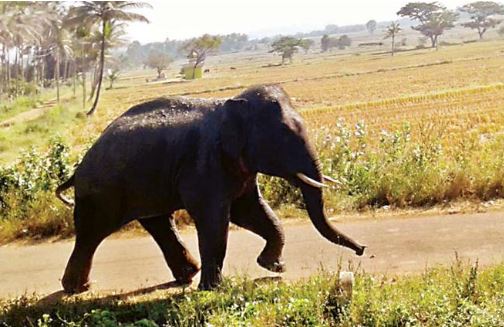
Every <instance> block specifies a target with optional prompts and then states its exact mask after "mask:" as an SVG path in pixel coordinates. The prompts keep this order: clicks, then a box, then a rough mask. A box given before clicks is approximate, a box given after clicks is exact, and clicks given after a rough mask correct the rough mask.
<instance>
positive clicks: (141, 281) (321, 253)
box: [0, 212, 504, 297]
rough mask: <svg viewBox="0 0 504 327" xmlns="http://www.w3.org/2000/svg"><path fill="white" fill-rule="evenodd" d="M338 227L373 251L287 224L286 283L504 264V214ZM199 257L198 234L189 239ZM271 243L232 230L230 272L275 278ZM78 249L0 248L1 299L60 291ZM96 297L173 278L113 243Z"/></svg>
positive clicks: (126, 242) (159, 264) (150, 249)
mask: <svg viewBox="0 0 504 327" xmlns="http://www.w3.org/2000/svg"><path fill="white" fill-rule="evenodd" d="M337 225H338V227H339V228H340V229H341V230H343V231H344V232H346V233H348V234H349V235H351V236H353V237H354V238H356V239H357V240H359V241H360V242H362V243H365V244H367V245H368V246H369V247H368V249H367V251H366V254H365V256H363V257H356V256H354V255H353V254H352V252H351V251H349V250H346V249H343V248H341V247H338V246H335V245H332V244H331V243H329V242H328V241H326V240H325V239H323V238H322V237H321V236H319V234H318V233H317V231H316V230H315V229H314V228H313V226H312V225H311V224H309V223H302V224H287V225H286V226H285V231H286V238H287V240H286V246H285V252H284V259H285V261H286V263H287V272H286V273H285V274H283V278H284V279H288V280H292V279H299V278H303V277H307V276H309V275H311V274H313V273H315V272H317V270H319V269H320V268H321V267H323V268H324V269H326V270H335V269H336V268H337V267H338V263H339V262H343V264H344V266H347V265H348V263H349V261H351V262H352V264H353V265H358V264H360V265H361V267H362V268H363V269H364V270H365V271H368V272H379V273H407V272H418V271H422V270H424V269H425V267H427V266H428V267H431V266H434V265H438V264H450V263H451V262H453V260H454V258H455V252H457V253H458V254H459V256H460V257H462V258H463V259H470V260H476V259H478V260H479V262H480V264H481V265H489V264H493V263H498V262H503V261H504V212H497V213H496V212H493V213H484V214H468V215H450V216H436V217H427V218H426V217H422V218H401V219H385V220H383V219H381V220H365V221H359V222H351V223H339V224H337ZM182 238H183V239H184V240H185V242H186V244H187V245H188V247H189V249H190V250H191V252H192V253H193V254H194V255H195V256H197V255H198V252H197V242H196V235H195V234H194V233H193V232H187V233H183V235H182ZM263 244H264V242H263V241H262V240H261V239H260V238H258V237H257V236H255V235H253V234H251V233H249V232H247V231H244V230H237V231H232V232H231V235H230V240H229V245H228V252H227V257H226V262H225V268H224V273H225V274H226V275H232V274H246V275H248V276H249V277H251V278H259V277H267V276H275V274H273V273H270V272H267V271H266V270H264V269H262V268H260V267H259V266H258V265H257V264H256V263H255V259H256V256H257V255H258V254H259V252H260V251H261V249H262V246H263ZM72 246H73V243H72V242H57V243H52V244H41V245H33V246H17V245H9V246H3V247H0V297H12V296H17V295H21V294H23V293H25V292H26V293H28V294H31V293H33V292H37V293H40V294H49V293H52V292H55V291H58V290H60V282H59V278H60V277H61V275H62V272H63V269H64V267H65V264H66V260H67V259H68V257H69V255H70V252H71V249H72ZM91 278H92V279H93V280H95V281H96V282H95V283H94V284H93V290H95V291H100V292H102V291H104V292H110V291H118V292H120V291H123V292H126V291H132V290H137V289H140V288H144V287H150V286H154V285H158V284H162V283H166V282H167V281H170V280H171V279H172V276H171V274H170V272H169V270H168V269H167V268H166V266H165V263H164V260H163V258H162V254H161V252H160V250H159V249H158V248H157V246H156V245H155V243H154V241H153V240H152V239H151V238H150V237H139V238H134V239H110V240H105V242H104V243H103V244H102V245H101V246H100V248H99V249H98V251H97V253H96V256H95V261H94V267H93V270H92V277H91ZM195 282H196V281H195Z"/></svg>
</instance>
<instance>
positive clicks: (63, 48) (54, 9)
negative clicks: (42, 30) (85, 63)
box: [46, 3, 73, 103]
mask: <svg viewBox="0 0 504 327" xmlns="http://www.w3.org/2000/svg"><path fill="white" fill-rule="evenodd" d="M49 15H50V19H49V22H50V24H49V28H48V33H47V34H48V35H46V37H47V40H48V41H49V42H48V43H49V52H50V53H51V55H53V56H54V59H55V61H56V63H55V68H54V80H55V82H56V99H57V101H58V103H59V102H60V88H59V84H60V83H59V82H60V78H61V72H60V68H61V59H62V58H64V59H65V66H66V65H67V64H66V62H68V60H69V59H70V58H71V57H72V56H73V50H72V47H71V42H72V39H71V36H70V33H69V31H68V30H67V29H66V26H65V25H64V17H65V16H64V15H65V8H64V7H62V6H61V5H60V4H59V3H52V4H51V5H50V9H49ZM64 75H65V74H64Z"/></svg>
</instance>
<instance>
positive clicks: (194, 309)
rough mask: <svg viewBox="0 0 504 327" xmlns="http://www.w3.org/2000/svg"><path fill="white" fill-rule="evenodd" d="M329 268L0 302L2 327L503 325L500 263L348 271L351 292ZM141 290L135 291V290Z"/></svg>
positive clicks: (503, 290) (503, 273)
mask: <svg viewBox="0 0 504 327" xmlns="http://www.w3.org/2000/svg"><path fill="white" fill-rule="evenodd" d="M336 276H338V274H337V273H330V272H327V271H325V272H324V271H321V272H320V273H319V274H318V275H316V276H313V277H312V278H310V279H308V280H304V281H298V282H293V283H286V282H282V281H271V280H270V281H264V280H263V281H253V280H250V279H246V278H241V279H227V280H225V282H224V285H223V286H222V287H221V288H220V289H219V290H217V291H195V290H188V289H185V290H184V289H179V290H168V291H167V290H157V291H152V290H150V292H147V293H146V294H139V295H131V294H130V295H128V294H126V295H110V296H97V295H92V294H87V295H83V296H74V297H62V298H59V299H58V300H56V302H54V297H53V300H49V299H43V298H41V297H39V296H36V295H29V296H23V297H19V298H16V299H11V300H5V301H3V302H1V303H0V307H1V308H2V309H1V311H0V324H1V323H2V322H3V323H4V324H5V325H6V326H117V325H122V326H166V325H167V326H492V327H497V326H504V265H500V266H496V267H492V268H486V269H484V270H482V271H480V270H479V268H478V266H477V264H474V265H472V266H469V265H465V264H463V263H462V262H461V261H460V260H458V259H457V260H456V261H455V263H454V264H453V265H452V267H451V268H436V269H431V270H428V271H426V272H425V273H423V274H421V275H416V276H395V277H390V276H389V277H384V276H373V275H369V274H366V273H362V272H357V273H356V282H355V286H354V290H353V298H352V301H351V302H350V303H348V301H347V298H346V297H345V296H343V295H342V293H341V291H340V290H341V288H340V286H339V281H338V279H337V277H336ZM139 293H141V292H139Z"/></svg>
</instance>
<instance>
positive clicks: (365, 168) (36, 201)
mask: <svg viewBox="0 0 504 327" xmlns="http://www.w3.org/2000/svg"><path fill="white" fill-rule="evenodd" d="M423 135H424V137H423V138H422V139H421V140H419V139H416V138H414V137H412V135H411V128H410V127H409V125H404V126H403V127H402V128H401V129H399V130H396V131H391V132H389V131H386V130H383V131H382V132H381V135H380V138H379V140H378V141H377V140H375V139H374V138H373V137H371V136H369V135H368V134H367V128H366V126H365V125H364V124H363V123H361V124H357V125H356V126H355V127H353V126H348V125H347V124H346V123H345V122H344V121H343V120H341V121H339V122H338V124H337V125H336V128H334V129H332V130H328V129H327V130H326V129H324V128H322V129H321V130H320V134H316V137H315V139H314V141H315V144H316V147H317V149H318V152H319V156H320V162H321V164H322V167H323V172H324V173H325V174H327V175H330V176H335V178H336V179H337V181H338V183H336V184H333V185H332V187H331V188H330V189H328V190H327V191H326V192H325V200H326V208H327V209H328V210H329V212H330V213H331V214H335V213H341V212H345V211H352V210H362V209H363V208H378V207H383V206H392V207H394V208H405V207H425V206H432V205H436V204H442V203H446V202H449V201H452V200H457V199H468V200H475V201H487V200H490V199H494V198H500V197H502V195H503V194H504V135H501V136H499V137H497V138H495V139H493V140H491V141H488V142H485V143H484V144H481V142H480V138H479V135H474V136H472V137H471V136H467V137H466V139H465V140H464V142H463V143H460V144H459V146H456V147H449V148H445V147H444V146H443V144H442V143H441V142H440V139H439V138H438V137H437V135H438V134H437V132H436V131H435V130H434V131H433V130H430V131H429V136H428V137H427V136H425V135H427V133H424V134H423ZM90 144H91V143H90ZM83 153H84V152H82V153H81V154H80V155H77V156H75V158H73V159H71V158H70V149H69V147H68V146H67V145H66V144H64V143H63V142H62V141H61V140H59V139H53V140H52V141H51V143H50V146H49V151H48V152H43V153H41V152H38V151H36V150H34V149H32V150H30V151H27V152H25V153H24V154H23V155H22V156H21V158H20V159H19V160H18V161H17V162H16V164H14V165H12V166H9V167H7V168H0V217H1V219H2V224H0V240H1V241H0V242H8V241H11V240H14V239H20V238H32V239H33V238H34V239H40V238H44V237H50V236H60V237H66V236H71V235H72V234H73V224H72V210H71V208H67V207H65V206H64V205H63V204H62V203H61V202H60V201H59V200H58V199H57V198H56V197H55V196H54V189H55V187H56V186H57V185H58V184H61V183H62V182H63V181H65V180H66V179H68V177H69V176H70V175H71V173H72V171H73V170H74V163H78V162H79V160H80V157H81V155H82V154H83ZM260 179H261V187H262V190H263V194H264V196H265V197H266V199H267V200H268V201H269V203H270V204H271V205H272V206H273V207H274V208H282V207H286V206H287V207H291V208H292V207H294V208H298V209H303V206H304V203H303V201H302V197H301V194H300V192H299V190H298V189H296V188H295V187H293V186H291V185H290V184H289V183H288V182H286V181H285V180H282V179H279V178H275V177H267V176H261V177H260ZM182 216H185V215H182ZM184 221H187V219H184Z"/></svg>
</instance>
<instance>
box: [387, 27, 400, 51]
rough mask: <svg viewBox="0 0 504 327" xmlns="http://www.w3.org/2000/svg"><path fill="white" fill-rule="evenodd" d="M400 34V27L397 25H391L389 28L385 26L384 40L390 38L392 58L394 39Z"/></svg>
mask: <svg viewBox="0 0 504 327" xmlns="http://www.w3.org/2000/svg"><path fill="white" fill-rule="evenodd" d="M399 32H401V27H400V26H399V23H391V24H390V25H389V26H387V32H386V34H385V39H388V38H391V39H392V51H391V53H392V56H394V53H395V39H396V36H397V34H399Z"/></svg>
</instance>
